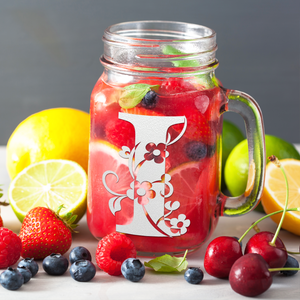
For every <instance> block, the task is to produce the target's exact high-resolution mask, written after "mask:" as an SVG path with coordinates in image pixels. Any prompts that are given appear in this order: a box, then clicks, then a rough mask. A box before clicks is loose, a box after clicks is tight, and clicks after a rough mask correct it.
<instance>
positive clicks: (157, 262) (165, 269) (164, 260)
mask: <svg viewBox="0 0 300 300" xmlns="http://www.w3.org/2000/svg"><path fill="white" fill-rule="evenodd" d="M187 252H188V251H187V250H186V251H185V253H184V256H183V257H175V256H171V255H169V254H165V255H163V256H159V257H156V258H154V259H152V260H150V261H148V262H144V265H145V266H146V267H149V268H152V269H153V270H154V271H156V272H161V273H171V272H181V271H183V270H185V269H186V268H187V266H188V262H187V260H186V255H187Z"/></svg>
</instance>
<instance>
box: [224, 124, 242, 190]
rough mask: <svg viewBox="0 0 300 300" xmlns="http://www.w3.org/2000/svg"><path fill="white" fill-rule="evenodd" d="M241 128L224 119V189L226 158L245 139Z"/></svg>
mask: <svg viewBox="0 0 300 300" xmlns="http://www.w3.org/2000/svg"><path fill="white" fill-rule="evenodd" d="M244 139H245V137H244V135H243V133H242V132H241V130H240V129H239V128H238V127H237V126H236V125H235V124H233V123H231V122H229V121H227V120H224V121H223V132H222V190H223V189H225V180H224V168H225V163H226V160H227V158H228V156H229V154H230V152H231V151H232V149H233V148H234V147H235V146H236V145H237V144H238V143H240V142H241V141H242V140H244Z"/></svg>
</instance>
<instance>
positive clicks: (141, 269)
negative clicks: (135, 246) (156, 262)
mask: <svg viewBox="0 0 300 300" xmlns="http://www.w3.org/2000/svg"><path fill="white" fill-rule="evenodd" d="M121 272H122V274H123V276H124V277H125V278H126V279H128V280H130V281H133V282H137V281H140V280H141V279H142V278H143V277H144V275H145V266H144V265H143V264H142V263H141V261H140V260H139V259H137V258H127V259H126V260H125V261H124V262H123V263H122V266H121Z"/></svg>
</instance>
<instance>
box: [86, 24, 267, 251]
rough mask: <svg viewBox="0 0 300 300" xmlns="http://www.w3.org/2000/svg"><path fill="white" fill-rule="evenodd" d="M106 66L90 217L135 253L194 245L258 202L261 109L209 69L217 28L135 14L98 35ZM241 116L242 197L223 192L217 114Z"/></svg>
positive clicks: (95, 112) (97, 98)
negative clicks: (245, 169) (245, 180)
mask: <svg viewBox="0 0 300 300" xmlns="http://www.w3.org/2000/svg"><path fill="white" fill-rule="evenodd" d="M103 42H104V54H103V55H102V56H101V59H100V61H101V63H102V64H103V66H104V72H103V74H102V75H101V77H100V78H99V80H98V81H97V83H96V85H95V87H94V89H93V91H92V94H91V104H90V115H91V131H90V148H89V149H90V150H89V151H90V156H89V172H88V177H89V188H88V208H87V222H88V226H89V229H90V231H91V233H92V234H93V235H94V236H95V237H96V238H98V239H101V238H102V237H104V236H105V235H107V234H109V233H111V232H114V231H118V232H120V233H124V234H126V235H128V237H130V239H132V241H133V242H134V244H135V247H136V249H137V251H139V253H140V254H141V255H143V254H144V255H151V256H152V255H153V256H155V255H161V254H165V253H169V254H173V255H176V254H181V253H183V252H184V251H185V250H189V251H194V250H196V249H198V248H199V247H200V246H201V245H202V244H203V243H204V242H205V241H207V239H208V238H209V237H210V235H211V233H212V232H213V230H214V228H215V227H216V225H217V222H218V219H219V217H220V216H240V215H243V214H244V213H246V212H249V211H250V210H251V209H253V208H254V207H255V205H256V204H257V199H259V197H260V195H261V193H262V188H263V180H264V170H265V146H264V128H263V120H262V114H261V111H260V108H259V106H258V104H257V103H256V102H255V101H254V100H253V99H252V98H251V97H250V96H249V95H247V94H245V93H243V92H239V91H236V90H231V89H226V88H224V87H223V86H222V84H221V83H220V81H219V80H218V79H217V78H216V76H215V69H216V68H217V66H218V61H217V59H216V56H215V54H216V50H217V44H216V34H215V32H214V31H213V30H212V29H209V28H207V27H204V26H200V25H195V24H188V23H180V22H168V21H140V22H128V23H120V24H116V25H113V26H110V27H109V28H107V29H106V31H105V32H104V36H103ZM227 111H232V112H237V113H239V114H240V115H241V116H242V117H243V118H244V121H245V126H246V132H247V139H248V148H249V165H250V166H251V168H249V169H251V170H252V172H251V176H249V184H248V186H247V189H246V191H245V193H244V194H242V195H241V196H239V197H227V196H225V195H224V194H222V193H221V192H220V178H221V151H222V149H221V144H222V143H221V141H222V139H221V137H222V116H223V113H225V112H227Z"/></svg>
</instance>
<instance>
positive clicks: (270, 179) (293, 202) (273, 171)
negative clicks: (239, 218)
mask: <svg viewBox="0 0 300 300" xmlns="http://www.w3.org/2000/svg"><path fill="white" fill-rule="evenodd" d="M280 163H281V165H282V167H283V168H284V170H285V173H286V175H287V180H288V185H289V199H288V208H293V207H300V161H299V160H295V159H283V160H280ZM285 199H286V184H285V180H284V177H283V174H282V172H281V170H280V168H278V167H277V166H276V165H275V164H273V163H269V164H268V165H267V168H266V180H265V187H264V191H263V194H262V197H261V203H262V205H263V208H264V210H265V212H266V213H267V214H269V213H272V212H274V211H278V210H282V209H284V205H285ZM271 218H272V220H273V221H274V222H275V223H277V224H279V221H280V218H281V214H276V215H274V216H272V217H271ZM282 228H284V229H286V230H288V231H290V232H292V233H294V234H297V235H300V213H299V212H294V211H290V212H286V215H285V217H284V221H283V223H282Z"/></svg>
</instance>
